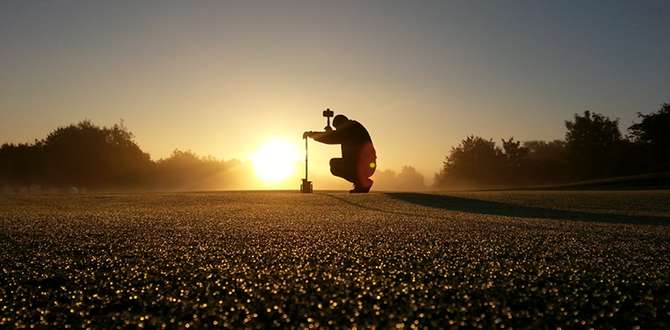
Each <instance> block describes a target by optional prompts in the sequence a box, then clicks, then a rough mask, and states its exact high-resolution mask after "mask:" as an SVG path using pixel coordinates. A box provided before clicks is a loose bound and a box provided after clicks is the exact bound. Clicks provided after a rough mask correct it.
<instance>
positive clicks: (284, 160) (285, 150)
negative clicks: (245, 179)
mask: <svg viewBox="0 0 670 330" xmlns="http://www.w3.org/2000/svg"><path fill="white" fill-rule="evenodd" d="M299 159H300V155H299V152H298V150H297V149H296V147H295V146H293V145H292V144H290V143H288V142H286V141H283V140H279V139H272V140H269V141H268V142H266V143H265V144H264V145H263V146H262V147H261V148H260V149H258V150H257V151H256V153H254V155H253V156H252V157H251V161H252V162H253V163H254V171H255V172H256V175H257V176H258V177H259V178H260V179H261V180H263V181H264V182H266V183H270V184H272V183H278V182H281V181H282V180H284V179H287V178H288V177H290V176H291V175H292V174H294V173H295V171H296V166H295V162H296V161H299Z"/></svg>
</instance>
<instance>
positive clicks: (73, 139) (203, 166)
mask: <svg viewBox="0 0 670 330" xmlns="http://www.w3.org/2000/svg"><path fill="white" fill-rule="evenodd" d="M133 138H134V136H133V134H132V133H131V132H130V131H128V129H127V128H126V127H125V126H124V125H123V122H121V123H120V124H115V125H113V126H112V127H100V126H97V125H94V124H92V123H91V122H90V121H89V120H85V121H82V122H80V123H78V124H76V125H74V124H73V125H69V126H65V127H59V128H57V129H56V130H55V131H53V132H51V133H50V134H49V135H48V136H47V137H46V138H45V139H43V140H36V141H35V143H32V144H28V143H25V144H9V143H5V144H3V145H2V146H1V147H0V188H2V187H7V186H9V187H11V189H12V190H13V191H14V192H18V191H19V190H20V189H21V188H23V189H27V190H28V191H29V192H31V191H30V190H31V189H39V190H41V191H48V190H55V191H60V192H63V191H70V190H73V189H75V190H77V191H98V192H99V191H151V190H155V191H170V190H210V189H244V188H248V182H246V181H244V182H243V181H242V180H243V179H242V178H249V177H252V174H253V166H252V164H251V162H249V161H247V162H241V161H239V160H236V159H233V160H230V161H223V160H219V159H216V158H213V157H211V156H210V157H199V156H197V155H196V154H194V153H193V152H191V151H180V150H175V151H174V152H173V153H172V155H171V156H170V157H168V158H166V159H161V160H158V161H152V160H151V158H150V157H149V154H147V153H145V152H143V151H142V150H141V149H140V147H139V146H138V145H137V144H136V143H135V142H134V141H133ZM247 181H248V180H247Z"/></svg>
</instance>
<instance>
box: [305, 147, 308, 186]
mask: <svg viewBox="0 0 670 330" xmlns="http://www.w3.org/2000/svg"><path fill="white" fill-rule="evenodd" d="M307 140H309V138H307V137H306V138H305V181H307V179H308V178H307V162H308V160H307Z"/></svg>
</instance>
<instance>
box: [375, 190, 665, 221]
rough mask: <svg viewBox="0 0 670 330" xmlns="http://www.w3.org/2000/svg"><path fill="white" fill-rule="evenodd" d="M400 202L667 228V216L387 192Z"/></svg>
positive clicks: (524, 216)
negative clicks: (600, 211) (562, 208)
mask: <svg viewBox="0 0 670 330" xmlns="http://www.w3.org/2000/svg"><path fill="white" fill-rule="evenodd" d="M387 195H389V196H390V197H392V198H395V199H398V200H401V201H403V202H407V203H411V204H416V205H421V206H427V207H433V208H438V209H443V210H449V211H460V212H467V213H476V214H487V215H498V216H511V217H519V218H543V219H553V220H570V221H584V222H601V223H623V224H634V225H653V226H669V225H670V217H655V216H636V215H621V214H607V213H589V212H580V211H566V210H555V209H547V208H541V207H532V206H521V205H514V204H505V203H500V202H491V201H482V200H478V199H471V198H463V197H454V196H445V195H433V194H422V193H387Z"/></svg>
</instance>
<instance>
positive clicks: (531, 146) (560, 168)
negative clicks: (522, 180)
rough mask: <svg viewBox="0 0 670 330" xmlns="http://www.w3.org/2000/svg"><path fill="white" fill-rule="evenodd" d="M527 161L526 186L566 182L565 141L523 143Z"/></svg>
mask: <svg viewBox="0 0 670 330" xmlns="http://www.w3.org/2000/svg"><path fill="white" fill-rule="evenodd" d="M523 146H524V148H526V149H527V150H528V160H527V164H526V169H525V172H524V175H525V176H527V178H528V184H532V185H543V184H556V183H563V182H565V181H566V179H567V178H566V174H567V173H566V162H565V160H564V159H565V141H563V140H553V141H549V142H547V141H539V140H532V141H525V142H523Z"/></svg>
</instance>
